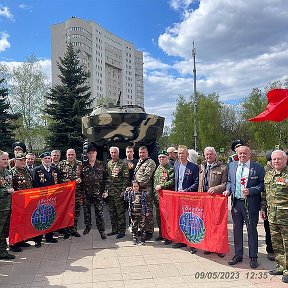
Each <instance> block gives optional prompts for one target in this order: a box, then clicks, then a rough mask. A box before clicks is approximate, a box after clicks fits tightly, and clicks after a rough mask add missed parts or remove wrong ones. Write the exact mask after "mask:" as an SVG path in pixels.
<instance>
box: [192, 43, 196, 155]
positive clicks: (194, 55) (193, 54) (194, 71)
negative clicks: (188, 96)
mask: <svg viewBox="0 0 288 288" xmlns="http://www.w3.org/2000/svg"><path fill="white" fill-rule="evenodd" d="M192 56H193V62H194V68H193V75H194V150H195V151H197V93H196V61H195V58H196V48H195V47H194V41H193V49H192Z"/></svg>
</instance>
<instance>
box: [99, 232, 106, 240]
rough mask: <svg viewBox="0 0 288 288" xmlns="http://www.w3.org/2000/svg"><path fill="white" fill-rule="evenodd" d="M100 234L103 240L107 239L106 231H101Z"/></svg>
mask: <svg viewBox="0 0 288 288" xmlns="http://www.w3.org/2000/svg"><path fill="white" fill-rule="evenodd" d="M100 236H101V239H102V240H105V239H107V235H106V233H105V232H100Z"/></svg>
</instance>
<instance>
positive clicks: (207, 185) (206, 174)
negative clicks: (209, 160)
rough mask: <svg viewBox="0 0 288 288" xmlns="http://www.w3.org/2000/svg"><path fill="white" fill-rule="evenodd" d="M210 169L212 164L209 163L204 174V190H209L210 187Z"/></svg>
mask: <svg viewBox="0 0 288 288" xmlns="http://www.w3.org/2000/svg"><path fill="white" fill-rule="evenodd" d="M210 169H211V165H209V164H208V165H207V167H206V171H205V176H204V185H203V191H204V192H207V190H208V188H209V183H208V180H209V172H210Z"/></svg>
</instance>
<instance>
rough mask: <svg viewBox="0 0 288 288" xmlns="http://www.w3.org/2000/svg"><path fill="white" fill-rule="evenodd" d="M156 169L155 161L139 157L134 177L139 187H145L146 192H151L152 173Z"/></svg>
mask: <svg viewBox="0 0 288 288" xmlns="http://www.w3.org/2000/svg"><path fill="white" fill-rule="evenodd" d="M155 169H156V163H155V162H154V161H153V160H152V159H150V158H148V159H145V160H141V159H139V161H138V163H137V165H136V168H135V171H134V178H135V180H137V181H138V182H139V185H140V188H141V189H145V190H146V191H147V192H148V193H151V192H152V183H153V175H154V171H155Z"/></svg>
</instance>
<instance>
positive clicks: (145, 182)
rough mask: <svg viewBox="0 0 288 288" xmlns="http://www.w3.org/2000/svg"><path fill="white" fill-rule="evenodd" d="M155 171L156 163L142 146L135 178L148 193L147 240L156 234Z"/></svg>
mask: <svg viewBox="0 0 288 288" xmlns="http://www.w3.org/2000/svg"><path fill="white" fill-rule="evenodd" d="M155 169H156V163H155V162H154V161H153V160H152V159H151V158H149V155H148V150H147V148H146V147H145V146H141V147H140V148H139V161H138V163H137V165H136V168H135V171H134V178H135V180H136V181H138V183H139V185H140V189H141V190H145V191H147V193H148V208H149V215H148V216H147V217H146V220H145V221H146V223H145V234H146V240H149V239H151V238H152V236H153V232H154V221H153V196H152V193H153V185H152V182H153V175H154V171H155Z"/></svg>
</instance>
